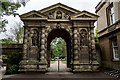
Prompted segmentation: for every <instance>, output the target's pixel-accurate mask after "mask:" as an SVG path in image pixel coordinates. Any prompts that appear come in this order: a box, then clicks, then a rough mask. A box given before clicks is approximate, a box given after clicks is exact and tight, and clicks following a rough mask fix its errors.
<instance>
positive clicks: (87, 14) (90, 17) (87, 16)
mask: <svg viewBox="0 0 120 80" xmlns="http://www.w3.org/2000/svg"><path fill="white" fill-rule="evenodd" d="M98 17H99V16H98V15H95V14H93V13H90V12H87V11H82V12H80V13H77V14H74V15H71V20H97V18H98Z"/></svg>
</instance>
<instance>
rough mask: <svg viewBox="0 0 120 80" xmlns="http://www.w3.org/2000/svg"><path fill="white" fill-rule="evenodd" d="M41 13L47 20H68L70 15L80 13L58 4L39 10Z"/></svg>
mask: <svg viewBox="0 0 120 80" xmlns="http://www.w3.org/2000/svg"><path fill="white" fill-rule="evenodd" d="M40 12H41V13H43V14H45V15H46V16H48V18H49V19H69V18H70V16H71V15H73V14H76V13H78V12H80V11H78V10H76V9H73V8H71V7H68V6H66V5H64V4H61V3H58V4H55V5H52V6H50V7H47V8H44V9H42V10H40Z"/></svg>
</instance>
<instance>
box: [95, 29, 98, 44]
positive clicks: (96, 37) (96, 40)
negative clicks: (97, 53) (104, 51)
mask: <svg viewBox="0 0 120 80" xmlns="http://www.w3.org/2000/svg"><path fill="white" fill-rule="evenodd" d="M95 42H96V43H98V34H97V28H96V29H95Z"/></svg>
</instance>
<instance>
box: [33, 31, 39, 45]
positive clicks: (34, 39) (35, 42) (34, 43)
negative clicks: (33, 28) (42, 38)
mask: <svg viewBox="0 0 120 80" xmlns="http://www.w3.org/2000/svg"><path fill="white" fill-rule="evenodd" d="M37 41H38V38H37V34H36V33H35V32H34V34H33V37H32V45H33V46H36V45H37Z"/></svg>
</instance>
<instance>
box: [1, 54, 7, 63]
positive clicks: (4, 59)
mask: <svg viewBox="0 0 120 80" xmlns="http://www.w3.org/2000/svg"><path fill="white" fill-rule="evenodd" d="M7 59H8V58H7V56H6V55H2V60H3V63H7Z"/></svg>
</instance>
